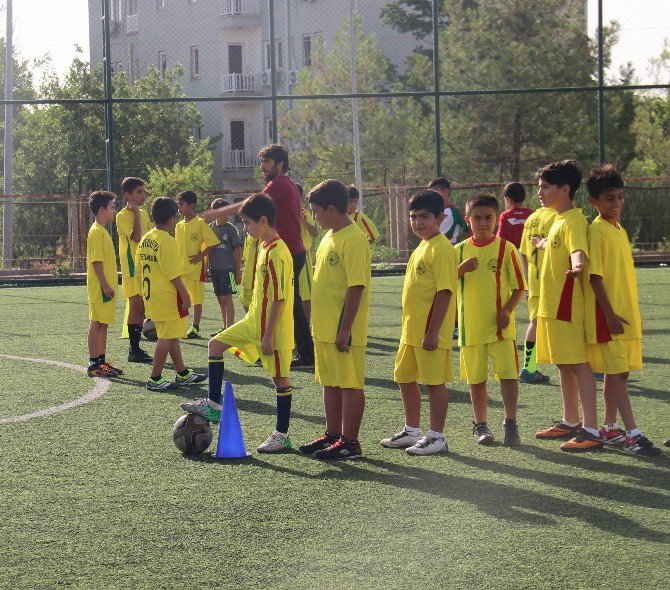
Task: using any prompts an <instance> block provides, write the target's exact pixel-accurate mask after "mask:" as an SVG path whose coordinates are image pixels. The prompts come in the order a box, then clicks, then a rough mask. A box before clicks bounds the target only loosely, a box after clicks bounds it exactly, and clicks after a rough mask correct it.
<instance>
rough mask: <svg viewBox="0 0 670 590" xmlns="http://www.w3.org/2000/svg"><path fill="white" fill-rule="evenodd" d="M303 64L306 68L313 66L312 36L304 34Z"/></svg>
mask: <svg viewBox="0 0 670 590" xmlns="http://www.w3.org/2000/svg"><path fill="white" fill-rule="evenodd" d="M302 65H303V66H304V67H306V68H309V67H311V66H312V36H311V35H303V36H302Z"/></svg>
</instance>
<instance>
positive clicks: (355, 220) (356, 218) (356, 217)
mask: <svg viewBox="0 0 670 590" xmlns="http://www.w3.org/2000/svg"><path fill="white" fill-rule="evenodd" d="M359 215H360V211H356V212H355V213H354V222H357V221H358V216H359Z"/></svg>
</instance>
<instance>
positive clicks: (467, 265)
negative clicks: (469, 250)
mask: <svg viewBox="0 0 670 590" xmlns="http://www.w3.org/2000/svg"><path fill="white" fill-rule="evenodd" d="M477 266H479V259H478V258H477V257H476V256H473V257H472V258H468V259H466V260H464V261H463V262H461V263H460V264H459V265H458V278H459V279H460V278H461V277H462V276H463V275H464V274H465V273H466V272H472V271H473V270H476V269H477Z"/></svg>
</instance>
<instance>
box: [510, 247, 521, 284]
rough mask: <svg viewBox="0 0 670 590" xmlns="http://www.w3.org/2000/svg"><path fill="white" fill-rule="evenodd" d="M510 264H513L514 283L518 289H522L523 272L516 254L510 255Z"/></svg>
mask: <svg viewBox="0 0 670 590" xmlns="http://www.w3.org/2000/svg"><path fill="white" fill-rule="evenodd" d="M512 264H513V265H514V274H516V283H517V285H518V288H519V289H523V274H522V273H521V269H520V268H519V264H518V262H517V259H516V256H514V255H512Z"/></svg>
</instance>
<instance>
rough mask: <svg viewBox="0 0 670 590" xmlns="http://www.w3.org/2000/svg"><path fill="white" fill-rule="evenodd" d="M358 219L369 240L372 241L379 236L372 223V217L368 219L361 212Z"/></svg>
mask: <svg viewBox="0 0 670 590" xmlns="http://www.w3.org/2000/svg"><path fill="white" fill-rule="evenodd" d="M360 221H361V225H362V227H363V229H364V231H365V234H366V236H367V238H368V240H369V241H371V242H374V241H375V240H376V239H377V238H379V230H378V229H377V226H376V225H375V224H374V223H373V221H372V219H370V218H369V217H368V216H367V215H366V214H365V213H361V217H360Z"/></svg>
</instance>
